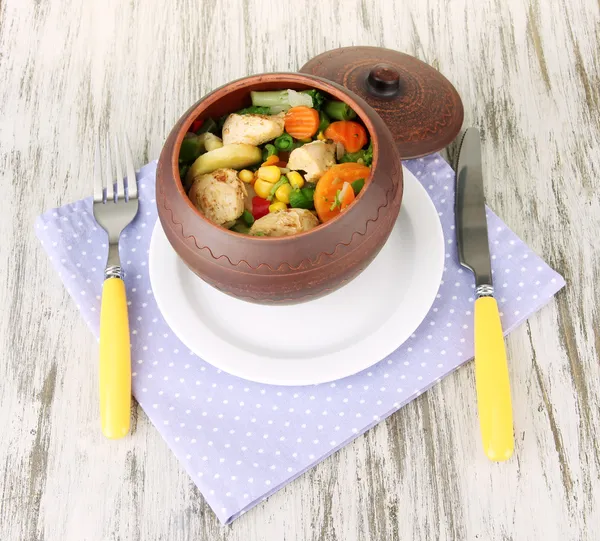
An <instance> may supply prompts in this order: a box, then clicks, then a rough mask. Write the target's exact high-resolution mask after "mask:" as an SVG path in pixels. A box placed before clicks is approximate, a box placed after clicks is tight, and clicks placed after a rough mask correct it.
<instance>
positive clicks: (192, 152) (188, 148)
mask: <svg viewBox="0 0 600 541" xmlns="http://www.w3.org/2000/svg"><path fill="white" fill-rule="evenodd" d="M203 150H204V143H203V142H202V141H201V139H200V137H198V136H197V135H194V134H193V133H187V134H186V135H185V137H184V138H183V141H182V142H181V149H180V150H179V161H180V162H181V163H191V162H193V161H194V160H195V159H196V158H197V157H198V156H200V154H202V151H203Z"/></svg>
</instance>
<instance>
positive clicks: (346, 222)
mask: <svg viewBox="0 0 600 541" xmlns="http://www.w3.org/2000/svg"><path fill="white" fill-rule="evenodd" d="M285 88H293V89H296V90H303V89H306V88H317V89H319V90H322V91H324V92H327V93H328V94H330V95H332V96H333V97H334V98H336V99H339V100H342V101H344V102H346V103H348V104H349V105H350V106H351V107H352V109H354V110H355V111H356V113H357V114H358V116H359V117H360V119H361V120H362V121H363V122H364V124H365V126H366V128H367V130H368V132H369V135H370V137H371V139H372V141H373V148H374V152H373V165H372V169H371V175H370V177H369V179H367V181H366V184H365V187H364V188H363V190H362V191H361V192H360V194H359V195H358V197H357V199H356V201H355V202H354V203H353V204H352V205H351V206H350V207H348V209H347V210H346V211H344V212H343V213H341V214H340V215H339V216H337V217H336V218H335V219H333V220H331V221H330V222H328V223H326V224H322V225H320V226H318V227H317V228H315V229H313V230H311V231H308V232H306V233H301V234H299V235H295V236H292V237H277V238H270V237H251V236H247V235H242V234H239V233H234V232H232V231H229V230H227V229H224V228H222V227H219V226H217V225H215V224H213V223H211V222H209V221H208V220H207V219H206V218H205V217H204V216H203V215H202V214H201V213H200V212H199V211H198V210H197V209H196V208H195V207H194V205H192V203H191V202H190V200H189V199H188V197H187V195H186V193H185V191H184V189H183V186H182V183H181V180H180V178H179V170H178V156H179V149H180V146H181V142H182V140H183V137H184V135H185V133H186V132H187V131H188V129H189V127H190V126H191V124H192V122H193V121H194V120H195V119H196V118H198V117H202V118H207V117H218V116H222V115H224V114H228V113H231V112H233V111H236V110H238V109H241V108H242V107H247V106H248V105H249V103H250V91H252V90H276V89H285ZM402 192H403V182H402V166H401V163H400V157H399V154H398V150H397V148H396V145H395V143H394V139H393V137H392V134H391V133H390V131H389V129H388V128H387V126H386V125H385V123H384V122H383V120H382V119H381V117H380V116H379V115H378V114H377V113H376V112H375V111H374V110H373V109H372V108H371V107H370V106H369V105H368V104H367V103H366V102H365V101H364V100H363V99H361V98H359V97H358V96H357V95H355V94H353V93H352V92H350V91H348V90H346V89H345V88H343V87H342V86H339V85H338V84H335V83H332V82H330V81H327V80H325V79H321V78H319V77H314V76H309V75H301V74H291V73H271V74H265V75H255V76H252V77H246V78H244V79H240V80H237V81H234V82H232V83H229V84H227V85H225V86H222V87H221V88H219V89H217V90H215V91H214V92H212V93H210V94H208V95H207V96H205V97H204V98H202V99H201V100H200V101H199V102H198V103H196V104H195V105H194V106H192V107H191V108H190V109H189V110H188V111H187V112H186V113H185V114H184V115H183V116H182V117H181V119H180V120H179V122H177V124H176V125H175V127H174V128H173V130H172V131H171V133H170V135H169V137H168V138H167V141H166V143H165V146H164V148H163V150H162V153H161V155H160V159H159V162H158V170H157V174H156V200H157V206H158V216H159V218H160V221H161V224H162V227H163V229H164V231H165V233H166V236H167V238H168V239H169V242H170V243H171V245H172V246H173V248H174V249H175V251H176V252H177V254H178V255H179V256H180V257H181V259H182V260H183V261H184V262H185V263H186V264H187V266H188V267H189V268H190V269H191V270H192V271H193V272H194V273H196V274H197V275H198V276H199V277H200V278H202V279H203V280H205V281H206V282H208V283H209V284H211V285H212V286H214V287H215V288H217V289H219V290H221V291H223V292H224V293H227V294H229V295H232V296H234V297H237V298H240V299H243V300H246V301H250V302H255V303H260V304H294V303H300V302H305V301H309V300H312V299H316V298H318V297H321V296H323V295H326V294H328V293H331V292H332V291H335V290H336V289H338V288H340V287H342V286H343V285H344V284H346V283H347V282H349V281H350V280H352V279H353V278H355V277H356V276H358V274H360V273H361V272H362V271H363V270H364V269H365V268H366V267H367V266H368V265H369V263H371V261H372V260H373V258H374V257H375V256H376V255H377V253H378V252H379V250H380V249H381V248H382V247H383V245H384V244H385V242H386V240H387V238H388V236H389V234H390V232H391V231H392V228H393V226H394V223H395V222H396V218H397V216H398V212H399V211H400V204H401V201H402Z"/></svg>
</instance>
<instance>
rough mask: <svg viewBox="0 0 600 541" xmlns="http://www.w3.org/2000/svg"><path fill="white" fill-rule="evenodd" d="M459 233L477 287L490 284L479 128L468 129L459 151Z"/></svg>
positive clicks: (460, 246) (462, 257)
mask: <svg viewBox="0 0 600 541" xmlns="http://www.w3.org/2000/svg"><path fill="white" fill-rule="evenodd" d="M456 235H457V239H456V240H457V244H458V256H459V260H460V263H461V265H462V266H463V267H466V268H468V269H470V270H471V271H472V272H473V273H474V274H475V284H476V287H477V288H480V287H483V286H489V287H490V288H491V287H492V286H493V283H492V266H491V263H490V248H489V241H488V231H487V221H486V218H485V196H484V192H483V173H482V169H481V139H480V136H479V130H478V129H477V128H469V129H467V131H466V132H465V134H464V136H463V139H462V141H461V144H460V149H459V154H458V165H457V168H456Z"/></svg>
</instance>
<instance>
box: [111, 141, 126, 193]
mask: <svg viewBox="0 0 600 541" xmlns="http://www.w3.org/2000/svg"><path fill="white" fill-rule="evenodd" d="M113 143H114V149H115V154H114V155H115V160H116V164H115V166H116V168H117V198H118V199H121V200H124V199H125V179H124V177H123V161H122V154H121V153H120V152H119V150H120V149H119V138H118V137H117V136H116V135H115V136H114V138H113Z"/></svg>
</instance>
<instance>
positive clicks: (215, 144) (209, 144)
mask: <svg viewBox="0 0 600 541" xmlns="http://www.w3.org/2000/svg"><path fill="white" fill-rule="evenodd" d="M199 137H202V138H203V139H202V142H203V143H204V148H205V149H206V152H210V151H211V150H216V149H217V148H221V147H222V146H223V141H222V139H221V138H220V137H217V136H216V135H215V134H214V133H210V132H206V133H203V134H201V135H199Z"/></svg>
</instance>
